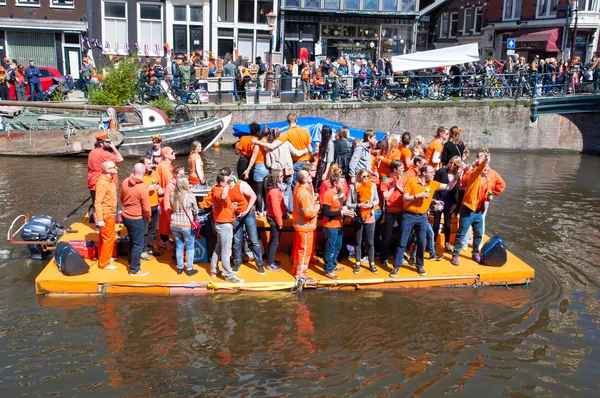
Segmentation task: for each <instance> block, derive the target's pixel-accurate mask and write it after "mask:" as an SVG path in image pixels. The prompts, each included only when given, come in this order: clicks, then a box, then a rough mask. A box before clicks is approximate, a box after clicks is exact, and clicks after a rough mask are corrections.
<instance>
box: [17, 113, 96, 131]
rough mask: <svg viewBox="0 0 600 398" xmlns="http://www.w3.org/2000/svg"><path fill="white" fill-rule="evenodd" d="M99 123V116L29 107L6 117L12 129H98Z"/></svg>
mask: <svg viewBox="0 0 600 398" xmlns="http://www.w3.org/2000/svg"><path fill="white" fill-rule="evenodd" d="M50 116H52V117H50ZM99 123H100V117H99V116H97V117H94V116H89V115H85V116H84V115H82V116H77V115H69V114H66V113H65V114H61V115H51V114H45V113H40V112H32V111H30V110H28V109H24V110H23V112H22V113H21V114H20V115H19V116H17V117H14V118H11V119H8V118H7V119H6V124H7V125H8V126H9V127H10V129H11V130H65V129H66V128H67V127H73V128H75V129H77V130H97V129H98V124H99Z"/></svg>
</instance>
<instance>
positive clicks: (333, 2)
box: [325, 0, 340, 10]
mask: <svg viewBox="0 0 600 398" xmlns="http://www.w3.org/2000/svg"><path fill="white" fill-rule="evenodd" d="M325 8H327V9H330V10H339V8H340V0H325Z"/></svg>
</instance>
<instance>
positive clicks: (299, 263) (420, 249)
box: [88, 114, 506, 283]
mask: <svg viewBox="0 0 600 398" xmlns="http://www.w3.org/2000/svg"><path fill="white" fill-rule="evenodd" d="M296 120H297V116H296V115H295V114H290V115H288V118H287V121H288V124H289V128H288V129H287V130H286V131H285V132H283V133H281V132H280V131H279V129H276V128H274V129H271V128H269V127H268V126H265V127H263V128H262V129H261V128H260V125H258V124H257V123H252V124H251V125H250V135H247V136H243V137H241V138H240V140H239V142H238V143H237V144H236V153H238V154H239V160H238V164H237V167H236V169H237V170H236V171H237V177H236V173H234V172H233V171H232V170H231V169H230V168H228V167H224V168H222V169H220V170H219V171H218V173H217V176H216V184H215V185H214V186H212V188H211V189H210V192H209V194H208V196H206V197H205V198H204V199H203V200H202V201H201V202H200V203H197V201H196V199H195V196H194V195H193V194H192V193H191V191H190V184H192V185H196V184H200V183H203V182H204V181H205V179H204V171H203V165H202V160H201V157H200V151H201V149H202V148H201V146H200V145H199V143H194V144H193V145H192V150H191V153H190V156H189V161H188V164H189V168H190V173H189V176H188V175H186V174H185V171H184V168H183V167H182V166H177V167H173V165H172V161H173V160H175V154H174V151H173V150H172V149H171V148H170V147H162V148H161V143H160V137H157V138H156V139H155V140H154V141H155V142H154V147H153V148H151V149H150V150H149V151H148V154H147V156H145V157H144V158H142V159H141V160H140V162H139V163H137V164H136V165H135V167H134V170H133V173H132V174H131V175H130V176H129V177H128V178H127V179H126V180H125V181H123V183H122V185H121V193H120V200H121V204H122V208H123V210H122V219H123V224H124V225H125V226H126V227H127V231H128V234H129V239H130V241H129V245H130V249H131V250H130V255H129V271H130V274H131V275H136V276H139V275H146V274H147V272H143V271H141V263H140V259H142V260H147V259H149V258H150V256H152V255H159V254H161V253H160V252H158V251H157V250H155V248H154V245H153V242H154V236H155V233H156V231H157V230H158V232H159V233H160V242H159V245H158V246H159V248H162V249H172V248H173V246H172V244H171V243H170V240H169V237H170V235H172V236H173V238H174V241H175V253H176V261H177V270H178V271H177V272H178V273H182V272H183V271H184V249H185V252H186V255H185V258H186V259H187V269H186V273H187V274H188V275H194V274H195V273H197V272H198V271H197V270H195V269H194V268H193V267H194V266H193V258H194V256H193V254H194V253H193V250H194V234H195V229H196V228H197V225H196V224H197V222H196V216H197V215H198V214H199V213H200V212H203V211H204V212H208V211H212V218H213V220H214V231H215V232H216V237H217V239H216V241H217V242H216V247H215V250H214V252H213V253H212V257H211V261H210V262H211V266H210V272H211V276H212V277H217V275H218V274H219V272H221V273H222V274H223V276H224V277H225V279H226V280H228V281H230V282H233V283H242V282H243V280H242V279H240V278H238V277H237V276H236V274H237V272H238V271H239V269H240V267H241V266H242V262H243V261H242V252H243V246H244V242H246V245H247V248H248V250H251V251H252V257H253V258H254V262H255V265H256V268H257V270H258V272H259V273H260V274H265V272H266V271H265V270H268V271H272V272H277V271H280V270H281V268H280V267H279V265H280V263H279V262H278V261H277V260H276V258H275V253H276V251H277V249H278V246H279V242H280V234H281V232H282V229H283V228H284V220H285V219H286V218H291V219H292V225H293V229H294V240H293V248H292V263H293V270H292V272H293V274H294V276H295V277H296V278H297V279H299V280H302V281H303V282H306V281H309V280H310V278H309V275H308V269H309V266H310V264H313V263H316V260H315V249H316V248H315V246H316V245H315V242H316V231H317V226H318V224H319V223H320V226H321V227H322V232H323V245H322V246H321V247H322V249H323V250H322V253H320V254H321V255H322V257H323V262H324V266H323V268H324V271H325V273H326V275H327V277H328V278H331V279H337V278H338V277H339V276H338V274H337V273H336V272H339V271H342V270H343V269H344V267H341V266H340V265H338V257H340V252H341V251H342V248H343V247H344V245H343V242H344V230H345V229H346V230H347V231H348V228H351V234H350V235H351V236H352V237H353V239H352V241H353V242H351V243H353V247H351V250H350V252H353V254H352V253H350V257H352V256H353V257H354V258H355V261H354V264H353V272H354V273H355V274H357V273H359V272H360V271H361V269H362V268H363V266H364V267H365V268H367V269H369V270H370V272H372V273H378V268H377V267H376V258H377V259H378V260H379V261H380V264H381V266H382V267H383V269H388V270H389V271H390V276H391V277H395V276H396V275H397V273H398V271H399V269H400V268H401V267H402V266H403V265H404V264H406V263H410V264H412V265H415V266H416V270H417V272H418V273H419V275H425V274H426V272H425V268H424V259H425V252H426V251H427V252H428V253H429V256H430V259H431V260H434V261H441V260H442V259H443V256H442V255H440V254H438V253H436V244H435V242H436V241H437V240H438V235H439V233H440V231H441V232H443V237H444V241H443V244H442V243H441V242H440V243H441V246H442V247H443V248H444V250H445V251H446V252H448V253H451V259H450V263H451V264H452V265H454V266H458V265H459V253H460V251H461V250H463V249H465V248H467V247H468V246H467V245H468V243H469V240H470V235H471V232H470V231H471V230H472V235H473V241H472V258H473V259H474V260H475V261H477V262H480V261H481V255H480V246H481V242H482V237H483V234H484V229H485V215H486V213H487V208H488V206H489V204H490V202H491V201H492V200H493V198H494V197H495V196H497V195H499V194H501V193H502V192H503V191H504V189H505V187H506V184H505V182H504V180H503V179H502V177H501V176H500V175H499V174H498V173H497V172H496V171H494V170H493V169H492V168H491V167H490V160H491V156H490V153H489V151H488V150H487V149H481V150H479V151H478V152H477V153H476V156H474V158H475V159H474V161H473V162H471V163H470V164H469V163H468V161H469V159H470V155H471V154H470V151H469V148H468V147H467V146H466V145H465V143H464V142H463V140H462V138H461V129H460V127H457V126H454V127H452V128H450V129H447V128H445V127H439V128H438V129H437V130H436V132H435V134H434V137H433V139H432V140H431V141H430V142H429V143H428V144H427V145H424V143H425V139H424V137H422V136H416V137H414V139H413V138H412V136H411V134H410V133H409V132H404V133H403V134H396V133H390V134H387V135H386V137H385V138H384V139H383V140H379V141H378V140H377V138H376V133H375V132H374V131H373V130H367V131H365V133H364V137H363V139H362V140H360V139H355V140H351V139H350V138H349V129H348V128H345V127H343V128H341V129H339V130H338V131H335V132H334V131H333V130H332V129H331V128H329V127H328V126H324V127H323V128H322V131H321V137H320V142H318V143H317V144H316V145H315V146H314V149H313V142H312V139H311V136H310V134H309V132H308V131H307V130H306V129H304V128H302V127H300V126H298V125H297V124H296ZM96 138H97V144H96V148H95V149H94V150H93V151H92V152H91V153H90V155H89V162H88V165H89V177H88V186H89V188H90V191H91V194H92V198H94V203H95V222H96V225H97V226H98V227H99V228H100V241H101V242H100V245H99V267H100V268H102V269H115V266H114V265H112V264H111V263H110V261H111V255H112V247H113V246H114V237H115V234H114V222H115V221H114V220H115V216H116V198H117V195H116V188H117V186H118V185H117V184H118V182H117V181H116V175H117V172H116V170H117V163H119V162H120V161H122V157H121V156H120V155H119V152H118V150H117V149H116V148H115V147H114V145H112V144H111V143H110V140H109V139H108V135H107V134H106V133H101V134H99V135H98V136H97V137H96ZM154 168H156V170H154ZM238 178H239V180H238ZM430 214H431V215H432V223H430V222H429V221H430V220H429V217H428V216H429V215H430ZM457 216H458V217H459V222H458V231H457V232H456V236H455V240H454V242H451V223H452V219H453V217H457ZM263 217H264V218H266V222H267V223H268V226H269V230H270V234H269V237H270V238H269V244H268V248H267V249H266V250H265V251H264V253H263V249H262V247H261V243H260V234H259V230H258V227H257V218H258V219H262V218H263ZM319 220H320V221H319ZM348 220H351V221H348ZM263 221H264V220H263ZM346 235H348V234H346ZM244 237H246V238H244ZM440 239H441V236H440ZM394 243H397V244H394ZM451 243H453V246H452V245H451ZM390 247H396V251H395V253H390ZM391 254H392V255H393V258H392V260H391V261H390V255H391ZM232 259H233V263H232ZM219 263H220V264H221V266H220V267H219ZM265 263H266V264H265ZM220 268H221V269H222V270H220Z"/></svg>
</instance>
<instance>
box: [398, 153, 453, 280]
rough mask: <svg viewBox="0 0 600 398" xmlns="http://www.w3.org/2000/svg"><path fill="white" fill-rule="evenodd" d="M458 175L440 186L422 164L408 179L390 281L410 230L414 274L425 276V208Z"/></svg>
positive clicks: (400, 260)
mask: <svg viewBox="0 0 600 398" xmlns="http://www.w3.org/2000/svg"><path fill="white" fill-rule="evenodd" d="M461 174H462V171H460V172H459V175H457V178H456V179H455V180H453V181H452V182H451V183H450V184H441V183H439V182H437V181H434V180H433V177H434V175H435V169H434V168H433V167H432V166H431V165H426V166H422V167H421V170H420V173H419V175H418V176H417V177H412V178H409V179H408V182H407V183H406V186H405V187H404V194H403V198H402V199H403V202H404V204H403V206H404V214H403V215H402V224H401V227H400V244H399V245H398V250H397V251H396V258H395V260H394V270H393V271H392V272H391V273H390V277H392V278H394V277H396V275H398V271H399V270H400V267H401V266H402V262H403V261H404V252H405V251H406V246H407V244H408V239H409V237H410V233H411V231H412V229H413V228H416V229H417V258H416V266H417V272H418V273H419V275H421V276H423V275H426V272H425V268H423V263H424V261H425V244H426V238H427V224H428V221H427V211H428V210H429V206H431V201H432V199H433V194H434V193H435V192H436V191H437V190H439V189H442V190H444V189H452V188H454V185H456V182H457V181H458V180H459V179H460V176H461Z"/></svg>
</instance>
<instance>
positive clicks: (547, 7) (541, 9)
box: [537, 0, 558, 18]
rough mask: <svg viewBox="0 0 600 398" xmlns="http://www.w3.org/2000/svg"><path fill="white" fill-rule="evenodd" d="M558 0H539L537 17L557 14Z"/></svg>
mask: <svg viewBox="0 0 600 398" xmlns="http://www.w3.org/2000/svg"><path fill="white" fill-rule="evenodd" d="M557 8H558V0H539V1H538V3H537V17H538V18H549V17H555V16H556V9H557Z"/></svg>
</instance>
